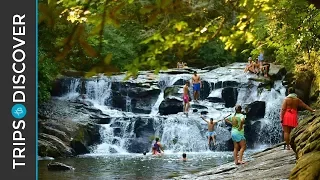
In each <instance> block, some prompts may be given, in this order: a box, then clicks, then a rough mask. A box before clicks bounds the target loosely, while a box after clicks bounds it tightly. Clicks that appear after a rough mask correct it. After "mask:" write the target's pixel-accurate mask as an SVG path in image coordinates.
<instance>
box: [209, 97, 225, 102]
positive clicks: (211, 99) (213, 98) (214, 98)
mask: <svg viewBox="0 0 320 180" xmlns="http://www.w3.org/2000/svg"><path fill="white" fill-rule="evenodd" d="M207 100H208V101H209V102H212V103H224V100H223V99H222V98H219V97H207Z"/></svg>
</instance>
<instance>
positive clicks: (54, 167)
mask: <svg viewBox="0 0 320 180" xmlns="http://www.w3.org/2000/svg"><path fill="white" fill-rule="evenodd" d="M47 167H48V170H49V171H70V170H75V168H74V167H72V166H68V165H66V164H63V163H60V162H52V163H49V164H48V165H47Z"/></svg>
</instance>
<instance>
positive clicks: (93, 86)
mask: <svg viewBox="0 0 320 180" xmlns="http://www.w3.org/2000/svg"><path fill="white" fill-rule="evenodd" d="M111 85H112V81H111V80H110V78H107V77H104V76H103V77H101V78H95V79H94V80H90V81H87V82H86V85H85V86H86V92H87V93H86V95H87V97H88V99H90V100H91V101H92V102H94V103H95V104H97V105H110V101H109V100H110V97H111V94H112V91H111Z"/></svg>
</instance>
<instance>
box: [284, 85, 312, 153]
mask: <svg viewBox="0 0 320 180" xmlns="http://www.w3.org/2000/svg"><path fill="white" fill-rule="evenodd" d="M288 93H289V95H288V96H287V97H286V98H285V99H284V101H283V103H282V107H281V113H280V120H281V123H282V128H283V137H284V140H285V142H286V147H287V150H290V144H289V142H290V133H291V130H292V129H293V128H295V127H297V126H298V107H302V108H304V109H307V110H309V111H310V112H315V110H313V109H312V108H310V107H309V106H308V105H306V104H305V103H304V102H303V101H302V100H300V99H299V98H298V96H297V94H295V90H294V88H293V87H290V88H289V89H288Z"/></svg>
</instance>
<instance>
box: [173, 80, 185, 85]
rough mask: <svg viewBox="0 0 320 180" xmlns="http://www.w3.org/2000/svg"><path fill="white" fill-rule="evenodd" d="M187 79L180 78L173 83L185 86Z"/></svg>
mask: <svg viewBox="0 0 320 180" xmlns="http://www.w3.org/2000/svg"><path fill="white" fill-rule="evenodd" d="M186 81H187V80H185V79H179V80H177V81H176V82H175V83H174V84H173V85H180V86H183V85H185V84H186Z"/></svg>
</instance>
